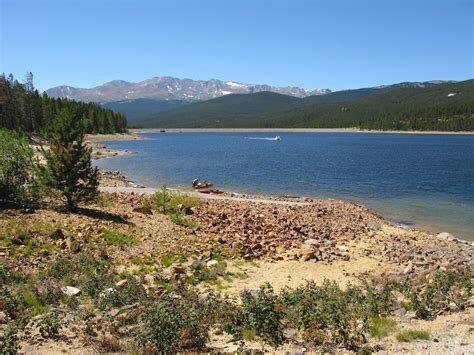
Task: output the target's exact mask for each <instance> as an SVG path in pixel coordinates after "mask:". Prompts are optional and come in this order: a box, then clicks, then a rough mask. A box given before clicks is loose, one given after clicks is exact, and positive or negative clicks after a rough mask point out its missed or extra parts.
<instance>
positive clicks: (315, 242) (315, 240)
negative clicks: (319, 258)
mask: <svg viewBox="0 0 474 355" xmlns="http://www.w3.org/2000/svg"><path fill="white" fill-rule="evenodd" d="M304 244H308V245H314V246H319V245H320V243H319V240H317V239H314V238H310V239H306V240H305V241H304Z"/></svg>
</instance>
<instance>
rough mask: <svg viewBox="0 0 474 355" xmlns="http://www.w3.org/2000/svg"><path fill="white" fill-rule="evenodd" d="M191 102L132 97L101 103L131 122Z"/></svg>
mask: <svg viewBox="0 0 474 355" xmlns="http://www.w3.org/2000/svg"><path fill="white" fill-rule="evenodd" d="M192 103H193V102H192V101H185V100H157V99H132V100H120V101H111V102H105V103H102V104H101V105H102V107H105V108H109V109H111V110H113V111H115V112H120V113H122V114H124V115H125V116H127V119H128V121H129V122H130V123H131V124H133V119H134V118H136V117H145V116H151V115H154V114H157V113H159V112H163V111H167V110H172V109H175V108H178V107H181V106H186V105H189V104H192Z"/></svg>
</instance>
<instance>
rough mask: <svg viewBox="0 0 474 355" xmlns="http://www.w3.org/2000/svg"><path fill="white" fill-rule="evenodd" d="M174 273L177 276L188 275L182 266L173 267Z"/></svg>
mask: <svg viewBox="0 0 474 355" xmlns="http://www.w3.org/2000/svg"><path fill="white" fill-rule="evenodd" d="M173 272H174V273H175V274H185V273H186V268H185V267H184V266H183V265H181V264H175V265H173Z"/></svg>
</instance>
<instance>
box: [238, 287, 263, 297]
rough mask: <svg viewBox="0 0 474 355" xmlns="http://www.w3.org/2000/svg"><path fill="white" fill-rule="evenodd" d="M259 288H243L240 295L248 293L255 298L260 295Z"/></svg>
mask: <svg viewBox="0 0 474 355" xmlns="http://www.w3.org/2000/svg"><path fill="white" fill-rule="evenodd" d="M260 292H261V291H260V288H258V287H254V288H246V289H244V290H243V291H242V292H241V295H242V294H243V293H249V294H250V295H252V297H254V298H256V297H258V296H259V295H260Z"/></svg>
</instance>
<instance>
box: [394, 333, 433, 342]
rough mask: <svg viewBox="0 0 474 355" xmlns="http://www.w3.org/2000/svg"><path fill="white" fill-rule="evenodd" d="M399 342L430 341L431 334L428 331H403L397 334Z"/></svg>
mask: <svg viewBox="0 0 474 355" xmlns="http://www.w3.org/2000/svg"><path fill="white" fill-rule="evenodd" d="M397 340H398V341H400V342H404V343H408V342H410V341H413V340H430V333H428V332H427V331H426V330H402V331H401V332H400V333H398V334H397Z"/></svg>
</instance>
